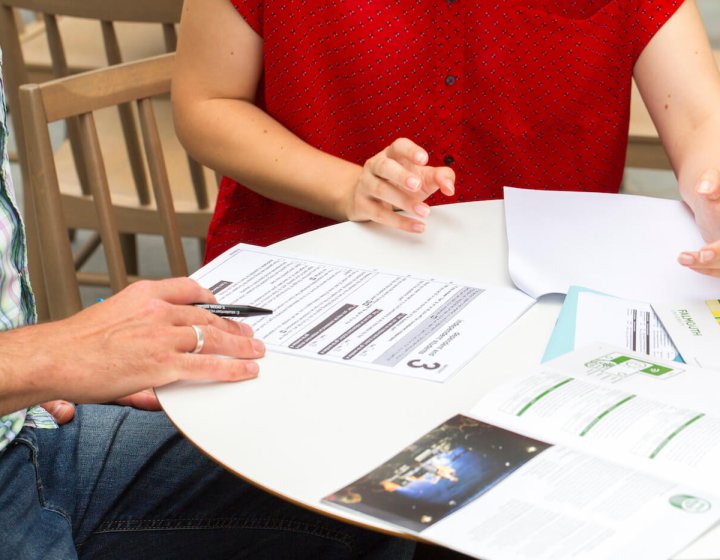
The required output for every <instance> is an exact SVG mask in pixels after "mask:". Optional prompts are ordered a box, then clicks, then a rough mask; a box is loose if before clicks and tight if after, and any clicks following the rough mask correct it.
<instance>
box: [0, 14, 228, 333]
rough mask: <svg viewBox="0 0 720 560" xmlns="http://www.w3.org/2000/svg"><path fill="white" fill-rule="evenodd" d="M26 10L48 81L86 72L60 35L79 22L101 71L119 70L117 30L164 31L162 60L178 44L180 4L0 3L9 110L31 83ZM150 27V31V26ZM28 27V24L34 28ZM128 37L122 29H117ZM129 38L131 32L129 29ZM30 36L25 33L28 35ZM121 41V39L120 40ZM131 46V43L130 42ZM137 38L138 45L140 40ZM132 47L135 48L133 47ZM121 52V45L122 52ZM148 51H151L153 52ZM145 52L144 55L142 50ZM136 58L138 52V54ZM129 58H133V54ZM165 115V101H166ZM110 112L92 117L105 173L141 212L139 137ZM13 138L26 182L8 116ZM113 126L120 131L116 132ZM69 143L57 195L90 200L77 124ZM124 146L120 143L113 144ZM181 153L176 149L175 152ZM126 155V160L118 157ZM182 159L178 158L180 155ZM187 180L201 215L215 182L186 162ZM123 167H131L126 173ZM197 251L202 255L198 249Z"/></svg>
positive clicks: (38, 274) (20, 130)
mask: <svg viewBox="0 0 720 560" xmlns="http://www.w3.org/2000/svg"><path fill="white" fill-rule="evenodd" d="M19 10H28V11H31V12H33V13H34V14H37V15H39V16H40V17H41V19H42V24H41V26H42V35H43V36H44V37H45V38H46V39H47V43H48V48H49V54H50V58H51V61H52V62H51V65H52V75H53V76H54V77H56V78H60V77H64V76H67V75H69V74H71V73H74V72H77V71H78V70H84V69H85V68H83V67H80V68H78V67H77V66H70V65H69V64H68V53H67V52H66V48H65V45H66V44H67V43H70V44H71V46H72V45H74V44H75V43H76V42H77V35H78V29H77V27H75V28H71V29H73V30H74V31H75V34H74V35H71V36H70V37H68V34H65V35H63V31H67V30H68V25H67V24H68V23H69V22H80V23H82V24H84V25H85V27H84V29H85V30H87V29H88V28H87V26H88V25H95V26H97V29H99V30H101V35H102V41H101V43H102V45H100V44H98V45H97V46H96V47H95V48H94V49H91V50H95V51H98V50H99V51H102V50H104V52H105V58H106V63H107V64H108V65H115V64H119V63H121V62H122V56H121V45H120V40H119V38H118V35H119V33H118V28H119V27H120V26H134V27H143V26H144V27H143V28H144V29H147V28H148V26H149V27H150V28H153V31H156V30H157V29H159V28H161V29H162V36H163V43H164V48H163V49H162V50H161V51H160V52H172V51H174V50H175V46H176V43H177V36H176V31H175V26H176V24H177V23H178V22H179V20H180V15H181V11H182V0H153V1H152V2H146V1H140V0H123V1H122V2H107V1H106V0H82V1H81V2H80V1H76V0H0V46H2V49H3V52H4V59H5V61H4V72H5V77H6V79H5V86H6V90H7V98H8V104H9V107H10V110H11V111H12V109H13V107H17V106H18V104H19V100H18V88H19V87H20V85H22V84H25V83H29V82H30V81H31V80H34V79H36V76H37V71H38V69H37V68H32V67H31V66H30V65H29V64H28V63H27V61H26V60H25V57H24V49H23V47H24V45H23V43H22V27H21V26H19V25H18V17H17V14H18V11H19ZM151 24H154V25H151ZM32 25H34V24H32ZM120 29H121V30H124V31H126V32H127V31H128V27H124V28H123V27H120ZM131 31H132V29H131ZM30 32H32V30H26V31H25V34H26V35H27V34H29V33H30ZM124 38H125V39H127V38H128V37H127V35H126V36H125V37H124ZM129 38H130V39H135V38H136V35H133V34H131V35H130V37H129ZM138 38H142V37H138ZM33 40H35V39H33ZM132 44H134V42H133V43H132ZM126 46H127V42H126V43H125V44H123V47H126ZM151 48H156V47H155V46H153V47H151ZM145 50H147V49H145ZM139 52H142V49H140V50H139ZM131 54H133V53H132V52H131ZM166 105H167V107H169V99H167V100H166ZM115 110H116V111H117V113H118V114H119V123H118V118H117V117H115V118H113V116H112V114H108V113H107V112H105V113H103V114H100V115H98V116H97V118H98V124H99V128H100V129H101V136H102V137H103V138H110V139H112V140H113V141H114V142H115V144H116V145H115V146H113V147H112V148H110V149H109V150H108V152H109V154H108V155H107V163H108V169H109V170H110V172H111V174H112V175H115V174H117V175H118V176H121V177H122V180H123V181H124V182H125V183H126V186H125V188H128V189H131V190H133V191H134V192H135V198H136V204H137V205H139V206H144V205H147V204H149V203H150V201H151V199H152V194H151V189H150V186H149V183H148V168H147V162H145V160H144V158H143V155H142V150H141V146H140V137H139V133H138V130H137V126H136V120H137V119H136V115H135V114H134V112H133V109H132V107H130V106H129V105H122V104H121V105H118V106H117V107H116V108H115ZM160 114H161V115H163V116H164V117H165V118H164V120H162V121H161V128H162V129H163V130H165V129H172V117H171V112H170V111H169V110H168V109H167V108H166V109H165V110H162V111H160ZM12 118H13V125H14V134H15V139H16V144H17V146H18V150H17V151H18V155H19V159H20V167H21V171H22V176H23V178H24V180H25V181H27V179H25V178H27V177H28V176H29V171H28V168H27V159H28V158H27V155H26V154H25V153H24V147H25V145H26V142H25V138H24V137H25V129H26V127H25V126H24V123H23V122H22V115H21V114H20V111H14V112H13V114H12ZM116 123H118V124H116ZM66 126H67V138H68V142H67V143H63V144H62V145H61V146H60V147H59V149H58V153H59V154H60V156H59V159H58V174H59V182H60V188H61V190H63V191H68V192H73V191H76V190H77V189H78V188H79V189H80V191H81V192H82V194H83V195H89V194H90V177H89V176H88V173H89V171H88V169H89V167H91V165H92V163H91V162H88V161H86V160H85V155H84V154H85V150H84V149H83V147H82V145H81V141H80V132H79V126H80V125H79V123H78V122H77V119H75V118H69V119H67V121H66ZM120 138H122V141H118V140H119V139H120ZM178 147H179V145H178ZM123 152H126V153H127V156H125V155H124V154H123ZM183 153H184V152H183ZM187 161H188V166H189V167H188V169H189V173H188V174H187V178H186V179H185V183H186V184H188V185H191V187H192V191H193V194H192V196H193V198H194V200H195V204H196V206H197V208H199V209H206V208H210V207H212V206H214V200H215V196H216V184H215V178H214V177H212V176H211V175H207V177H206V174H205V173H204V172H203V169H202V167H201V166H200V165H198V164H197V163H196V162H194V161H193V160H191V159H189V158H188V160H187ZM128 163H129V165H128ZM24 198H25V201H24V202H25V204H24V206H25V210H24V217H25V222H26V230H27V233H28V236H27V241H28V260H29V268H30V276H31V281H32V283H33V286H34V291H35V294H36V299H37V300H38V302H37V303H38V315H39V317H40V319H41V320H42V319H46V318H48V316H49V312H48V307H47V297H46V294H45V291H46V290H45V287H44V277H45V275H44V274H43V273H42V266H43V263H42V260H41V259H40V258H39V248H38V247H37V239H36V237H37V235H36V229H37V228H36V226H35V221H36V218H35V215H34V214H35V213H34V210H33V204H34V203H33V200H32V192H31V190H30V189H28V193H27V194H26V196H25V197H24ZM68 227H70V228H71V230H73V231H74V230H75V229H77V228H80V227H82V226H81V225H80V223H77V220H76V219H75V218H74V217H73V216H68ZM204 237H205V232H203V233H202V235H201V236H200V238H201V241H200V243H201V248H202V247H204ZM122 242H123V247H124V254H125V259H126V264H127V265H128V267H129V268H130V271H131V272H132V273H136V272H137V265H136V260H137V256H136V241H135V237H134V235H133V234H124V235H123V237H122ZM99 243H100V240H99V236H98V235H94V236H93V237H91V239H90V241H89V242H88V243H87V244H86V245H85V246H84V247H82V248H81V249H80V250H78V251H77V252H76V255H75V265H76V268H77V269H79V268H80V267H82V266H83V265H84V263H85V261H86V260H87V259H88V258H89V256H90V255H91V254H92V253H93V252H94V250H95V249H96V248H97V246H98V245H99ZM201 250H202V249H201ZM86 278H87V275H82V274H81V275H80V279H81V282H84V281H85V279H86ZM97 282H100V283H103V282H104V283H105V284H106V285H107V278H106V279H105V280H102V279H100V280H98V278H93V279H92V282H91V283H93V284H94V283H97Z"/></svg>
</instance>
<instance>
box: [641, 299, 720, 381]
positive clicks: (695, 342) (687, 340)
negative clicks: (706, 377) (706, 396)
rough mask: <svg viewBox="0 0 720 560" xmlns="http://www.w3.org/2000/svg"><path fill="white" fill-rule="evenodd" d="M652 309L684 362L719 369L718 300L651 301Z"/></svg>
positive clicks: (719, 310)
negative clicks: (657, 302)
mask: <svg viewBox="0 0 720 560" xmlns="http://www.w3.org/2000/svg"><path fill="white" fill-rule="evenodd" d="M718 293H720V289H719V290H718ZM653 309H655V312H656V313H657V315H658V317H660V320H661V321H662V323H663V325H664V326H665V328H666V329H667V332H668V333H669V334H670V336H671V337H672V339H673V341H674V342H675V344H676V346H677V349H678V351H679V352H680V354H681V355H682V357H683V359H684V360H685V361H686V362H688V363H690V364H695V365H697V366H700V367H704V368H710V369H715V370H720V301H719V300H717V299H712V300H708V301H687V302H683V303H674V304H656V303H653Z"/></svg>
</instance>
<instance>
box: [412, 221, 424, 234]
mask: <svg viewBox="0 0 720 560" xmlns="http://www.w3.org/2000/svg"><path fill="white" fill-rule="evenodd" d="M412 230H413V231H414V232H415V233H422V232H424V231H425V224H418V223H415V224H413V225H412Z"/></svg>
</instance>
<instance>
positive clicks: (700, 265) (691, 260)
mask: <svg viewBox="0 0 720 560" xmlns="http://www.w3.org/2000/svg"><path fill="white" fill-rule="evenodd" d="M687 198H688V200H687V203H688V205H689V206H690V208H691V209H692V211H693V212H694V214H695V221H696V222H697V224H698V227H699V228H700V233H701V234H702V236H703V239H705V241H707V243H708V244H707V245H705V246H704V247H702V248H701V249H699V250H697V251H685V252H683V253H681V254H680V256H679V257H678V262H679V263H680V264H682V265H684V266H687V267H688V268H691V269H692V270H695V271H696V272H700V273H702V274H709V275H711V276H718V277H720V170H718V169H711V170H709V171H707V172H705V173H704V174H703V176H702V177H701V179H700V181H699V182H698V184H697V186H696V187H695V192H694V193H693V196H691V197H687Z"/></svg>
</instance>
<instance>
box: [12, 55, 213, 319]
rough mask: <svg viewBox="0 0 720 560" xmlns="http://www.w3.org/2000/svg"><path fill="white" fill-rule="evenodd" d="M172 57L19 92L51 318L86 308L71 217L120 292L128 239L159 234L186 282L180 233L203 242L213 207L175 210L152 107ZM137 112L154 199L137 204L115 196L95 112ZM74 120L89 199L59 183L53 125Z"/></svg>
mask: <svg viewBox="0 0 720 560" xmlns="http://www.w3.org/2000/svg"><path fill="white" fill-rule="evenodd" d="M173 61H174V54H168V55H163V56H159V57H154V58H150V59H147V60H143V61H137V62H131V63H126V64H121V65H117V66H110V67H108V68H103V69H100V70H95V71H91V72H86V73H82V74H77V75H73V76H68V77H65V78H60V79H57V80H53V81H49V82H45V83H42V84H40V85H36V84H31V85H24V86H22V87H21V89H20V96H19V97H20V106H21V109H22V114H23V119H24V121H25V126H26V127H27V129H26V130H27V132H28V134H27V136H26V144H27V146H26V147H27V155H28V164H29V169H30V170H31V172H30V176H29V185H28V186H29V187H30V188H31V189H32V191H33V198H34V200H35V211H36V216H37V224H38V226H39V227H38V233H39V240H40V249H41V251H40V252H41V257H42V260H43V264H44V266H43V271H44V280H45V284H46V287H47V293H48V296H49V297H48V304H49V311H50V317H51V318H52V319H59V318H62V317H66V316H68V315H70V314H72V313H74V312H76V311H78V310H80V309H81V307H82V304H81V300H80V292H79V284H78V275H77V271H76V270H75V266H74V262H73V255H72V251H71V247H70V242H69V239H68V236H67V229H68V219H67V217H68V216H71V217H73V219H75V220H82V221H83V226H86V227H91V226H93V227H97V228H98V230H99V232H100V237H101V239H102V245H103V248H104V251H105V258H106V261H107V266H108V272H109V276H110V283H111V287H112V289H113V291H118V290H120V289H122V288H124V287H125V286H127V284H128V283H129V282H130V281H132V280H134V279H135V278H134V277H133V276H132V275H129V274H128V272H127V268H126V266H125V261H124V259H123V253H122V246H121V242H120V234H121V233H123V232H134V233H147V234H159V235H162V237H163V239H164V242H165V248H166V252H167V256H168V261H169V263H170V270H171V273H172V275H174V276H183V275H187V273H188V270H187V263H186V259H185V255H184V252H183V248H182V244H181V239H180V236H181V232H182V233H183V234H185V235H192V236H197V237H202V236H204V235H205V232H206V231H207V227H208V225H209V222H210V218H211V215H212V209H211V208H200V209H198V208H197V205H189V206H186V207H177V208H176V204H175V202H174V200H173V189H172V185H171V180H170V175H169V173H168V169H167V165H166V161H165V154H164V151H163V145H162V142H161V139H160V131H159V130H158V126H157V122H156V119H155V111H154V105H153V103H154V101H155V102H156V101H157V99H158V98H162V97H164V96H166V95H167V94H168V93H169V91H170V79H171V74H172V64H173ZM119 105H134V106H135V107H136V110H137V113H138V115H139V124H140V132H141V136H142V148H143V153H144V156H145V158H146V160H147V164H148V169H149V176H150V183H151V185H152V193H153V196H152V197H150V199H149V200H148V201H147V203H144V204H141V205H138V204H136V203H135V201H134V200H128V197H127V196H123V195H117V194H113V193H112V192H111V186H110V182H109V180H108V176H107V173H106V169H105V163H104V159H103V153H102V151H101V149H100V140H99V137H98V133H97V129H96V126H95V119H94V113H95V112H97V111H101V110H103V109H106V108H108V107H114V106H119ZM68 118H76V119H77V122H78V135H79V142H80V147H81V149H82V152H83V157H84V158H85V161H86V162H87V170H88V181H89V193H87V194H83V195H81V196H74V197H70V196H66V195H64V194H63V193H62V191H61V189H60V186H59V184H58V177H57V169H56V163H55V158H54V154H53V149H52V144H51V140H50V131H49V125H50V124H51V123H53V122H56V121H59V120H62V119H68Z"/></svg>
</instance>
